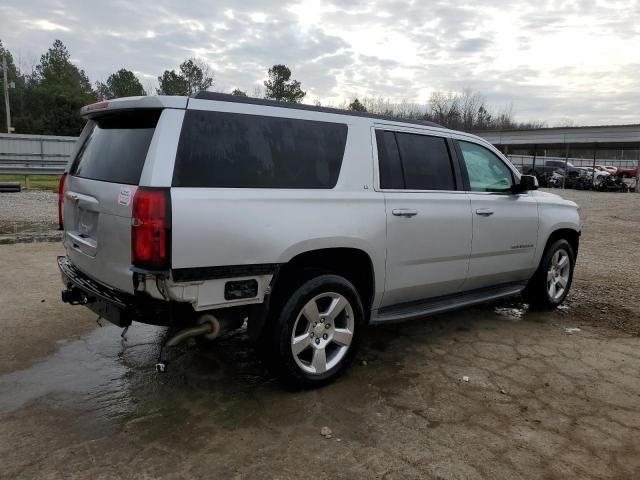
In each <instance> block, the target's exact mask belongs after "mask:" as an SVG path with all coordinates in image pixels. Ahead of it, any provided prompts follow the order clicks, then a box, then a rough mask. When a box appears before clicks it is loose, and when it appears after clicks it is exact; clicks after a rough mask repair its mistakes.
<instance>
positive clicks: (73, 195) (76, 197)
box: [65, 192, 80, 203]
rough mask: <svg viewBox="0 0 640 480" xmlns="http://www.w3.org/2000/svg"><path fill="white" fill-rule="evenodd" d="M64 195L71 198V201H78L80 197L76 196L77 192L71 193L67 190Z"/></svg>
mask: <svg viewBox="0 0 640 480" xmlns="http://www.w3.org/2000/svg"><path fill="white" fill-rule="evenodd" d="M65 197H67V198H68V199H69V200H71V201H72V202H73V203H78V202H79V201H80V197H78V195H77V194H75V193H73V192H67V193H66V194H65Z"/></svg>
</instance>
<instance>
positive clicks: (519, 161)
mask: <svg viewBox="0 0 640 480" xmlns="http://www.w3.org/2000/svg"><path fill="white" fill-rule="evenodd" d="M507 157H509V160H511V163H513V164H514V165H515V166H516V167H521V166H523V165H533V163H534V157H533V155H507ZM546 160H554V161H557V162H562V163H564V161H565V157H545V156H539V155H536V157H535V164H536V165H544V162H545V161H546ZM566 160H567V162H569V163H570V164H572V165H573V166H575V167H592V166H593V164H594V161H593V158H575V157H568V158H567V159H566ZM595 164H596V165H606V166H612V167H618V168H620V167H631V168H633V167H635V166H636V165H637V164H638V162H637V161H636V160H620V159H612V158H596V161H595Z"/></svg>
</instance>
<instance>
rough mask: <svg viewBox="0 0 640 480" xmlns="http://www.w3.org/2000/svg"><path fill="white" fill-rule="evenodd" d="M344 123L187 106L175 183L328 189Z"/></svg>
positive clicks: (337, 160) (337, 163)
mask: <svg viewBox="0 0 640 480" xmlns="http://www.w3.org/2000/svg"><path fill="white" fill-rule="evenodd" d="M346 140H347V125H346V124H341V123H329V122H318V121H311V120H299V119H293V118H280V117H267V116H260V115H246V114H238V113H224V112H210V111H202V110H188V111H187V113H186V115H185V119H184V122H183V126H182V133H181V135H180V143H179V145H178V154H177V157H176V165H175V168H174V173H173V186H174V187H228V188H326V189H329V188H333V187H334V186H335V185H336V183H337V181H338V175H339V173H340V166H341V165H342V157H343V155H344V149H345V144H346Z"/></svg>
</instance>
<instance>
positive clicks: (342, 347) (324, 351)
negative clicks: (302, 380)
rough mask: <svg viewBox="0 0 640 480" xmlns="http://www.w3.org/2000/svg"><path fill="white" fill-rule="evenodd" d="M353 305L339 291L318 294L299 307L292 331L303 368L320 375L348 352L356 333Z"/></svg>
mask: <svg viewBox="0 0 640 480" xmlns="http://www.w3.org/2000/svg"><path fill="white" fill-rule="evenodd" d="M354 325H355V321H354V317H353V308H352V307H351V304H350V303H349V301H348V300H347V299H346V298H345V297H344V295H341V294H339V293H335V292H326V293H321V294H319V295H316V296H315V297H313V298H312V299H311V300H309V301H308V302H307V303H306V304H305V306H304V307H303V308H302V309H301V310H300V313H299V314H298V317H297V318H296V321H295V323H294V325H293V331H292V332H291V353H292V354H293V358H294V360H295V362H296V364H297V365H298V367H300V368H301V369H302V370H303V371H304V372H306V373H309V374H315V375H319V374H322V373H325V372H327V371H329V370H331V369H332V368H333V367H335V366H336V365H337V364H338V363H339V362H340V361H341V360H342V359H343V358H344V357H345V355H346V354H347V352H348V351H349V347H350V346H351V342H352V341H353V333H354Z"/></svg>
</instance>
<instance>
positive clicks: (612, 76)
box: [0, 0, 640, 124]
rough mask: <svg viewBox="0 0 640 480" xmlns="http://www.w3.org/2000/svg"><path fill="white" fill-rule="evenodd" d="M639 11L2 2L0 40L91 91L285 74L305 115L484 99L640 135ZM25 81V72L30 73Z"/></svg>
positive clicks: (350, 2) (592, 1)
mask: <svg viewBox="0 0 640 480" xmlns="http://www.w3.org/2000/svg"><path fill="white" fill-rule="evenodd" d="M639 16H640V0H608V1H607V2H602V1H598V0H571V1H563V2H544V3H543V2H535V3H532V2H530V1H529V0H513V1H511V2H505V3H503V4H501V5H500V6H496V3H495V2H493V1H489V0H477V1H475V2H468V0H433V1H429V2H416V1H409V0H381V1H379V2H371V1H369V0H345V1H340V2H338V1H337V0H333V2H323V1H320V0H292V1H274V0H245V1H243V2H242V3H239V2H237V1H232V0H214V1H211V0H193V1H191V2H189V5H188V8H185V7H184V6H183V7H181V6H180V5H179V4H177V3H175V2H173V1H172V0H138V1H136V2H130V1H128V0H113V1H111V2H99V3H98V2H87V1H86V0H56V2H53V3H52V2H49V1H46V0H22V1H20V2H19V3H18V2H17V1H13V0H9V1H7V2H2V3H1V4H0V17H1V18H3V20H4V24H3V27H4V28H3V32H2V35H3V36H2V38H1V39H2V40H3V43H4V45H5V46H6V47H7V48H9V49H10V50H11V51H12V52H13V53H14V54H16V56H17V58H27V59H37V58H39V56H40V55H41V54H42V53H43V52H44V51H45V50H46V49H47V48H48V47H49V46H50V45H51V44H52V43H53V41H54V40H55V39H56V38H60V39H61V40H62V41H63V42H64V43H65V45H67V47H68V48H69V50H70V52H71V54H72V58H73V59H74V61H76V62H77V63H78V64H79V66H80V67H81V68H83V69H84V70H85V71H86V72H87V73H88V74H89V76H90V78H91V79H92V80H94V81H95V80H104V79H105V78H106V77H107V76H108V75H109V74H110V73H112V72H114V71H116V70H118V69H120V68H128V69H130V70H133V71H135V72H136V74H137V75H138V76H139V77H140V79H141V80H142V82H143V84H144V85H145V86H146V87H153V86H154V85H155V83H156V80H155V79H156V77H157V76H159V75H160V74H161V73H162V72H163V71H164V70H165V69H172V68H176V67H177V66H178V64H179V63H180V62H181V61H182V60H184V59H185V58H187V57H190V56H199V57H201V58H204V59H205V60H206V61H207V62H208V63H209V64H210V65H211V67H212V68H213V70H214V71H215V77H216V86H215V88H217V89H221V90H224V91H230V90H231V89H232V88H235V87H238V88H241V89H243V90H246V91H248V92H252V91H253V89H254V87H255V86H259V85H262V81H263V80H264V79H265V77H266V72H267V69H268V68H269V67H270V66H271V65H273V64H275V63H284V64H286V65H287V66H289V67H290V68H291V70H292V72H293V77H294V78H295V79H297V80H299V81H301V82H302V87H303V89H304V90H305V91H307V92H308V94H309V95H308V98H309V101H312V100H313V99H315V98H319V99H320V100H321V101H322V103H323V104H327V103H333V104H338V103H340V102H342V101H343V100H345V99H350V98H352V97H354V96H361V97H362V96H375V97H379V96H382V97H388V98H389V99H391V100H393V101H402V100H406V101H410V102H421V103H424V102H426V101H427V100H428V98H429V95H430V94H431V92H433V91H435V90H444V91H458V90H461V89H463V88H470V89H475V90H479V91H481V92H482V93H483V95H484V96H485V97H486V98H487V100H488V101H489V102H490V103H492V104H495V105H496V106H498V107H499V106H502V105H508V104H512V105H513V107H514V110H515V112H516V115H517V117H518V119H521V120H546V121H548V122H549V123H554V121H556V120H559V119H566V118H571V119H573V121H574V122H575V123H582V124H587V123H593V124H603V123H630V122H640V113H638V112H640V95H638V92H640V80H639V78H640V67H639V66H638V65H639V64H638V59H637V52H638V51H640V26H639V25H638V23H637V18H638V17H639ZM26 63H27V65H24V66H26V67H27V68H29V67H31V66H33V65H32V63H33V62H26Z"/></svg>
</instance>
